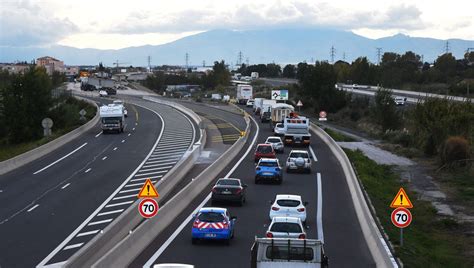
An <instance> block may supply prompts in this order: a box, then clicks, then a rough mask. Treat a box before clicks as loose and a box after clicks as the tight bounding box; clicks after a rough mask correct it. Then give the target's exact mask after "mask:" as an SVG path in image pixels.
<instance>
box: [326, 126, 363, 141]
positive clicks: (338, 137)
mask: <svg viewBox="0 0 474 268" xmlns="http://www.w3.org/2000/svg"><path fill="white" fill-rule="evenodd" d="M324 131H326V133H327V134H329V136H331V138H333V139H334V140H335V141H342V142H353V141H356V140H355V139H353V138H351V137H349V136H346V135H344V134H342V133H340V132H337V131H334V130H332V129H330V128H327V127H326V128H324Z"/></svg>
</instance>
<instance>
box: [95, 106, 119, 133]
mask: <svg viewBox="0 0 474 268" xmlns="http://www.w3.org/2000/svg"><path fill="white" fill-rule="evenodd" d="M124 111H125V109H124V107H123V105H119V104H109V105H104V106H101V107H100V109H99V115H100V122H101V128H102V132H103V133H107V132H117V133H120V132H123V129H124V126H125V113H124Z"/></svg>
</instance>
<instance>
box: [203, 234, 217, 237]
mask: <svg viewBox="0 0 474 268" xmlns="http://www.w3.org/2000/svg"><path fill="white" fill-rule="evenodd" d="M204 236H205V237H216V234H205V235H204Z"/></svg>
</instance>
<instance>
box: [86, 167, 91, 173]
mask: <svg viewBox="0 0 474 268" xmlns="http://www.w3.org/2000/svg"><path fill="white" fill-rule="evenodd" d="M91 170H92V168H88V169H86V171H84V173H89V171H91Z"/></svg>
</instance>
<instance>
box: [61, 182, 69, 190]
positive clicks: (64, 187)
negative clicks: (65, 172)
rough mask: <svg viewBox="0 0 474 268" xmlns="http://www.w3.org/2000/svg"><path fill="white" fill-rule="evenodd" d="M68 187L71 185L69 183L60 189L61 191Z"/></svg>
mask: <svg viewBox="0 0 474 268" xmlns="http://www.w3.org/2000/svg"><path fill="white" fill-rule="evenodd" d="M69 185H71V183H70V182H69V183H68V184H66V185H64V186H63V187H61V189H63V190H64V189H66V187H68V186H69Z"/></svg>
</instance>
